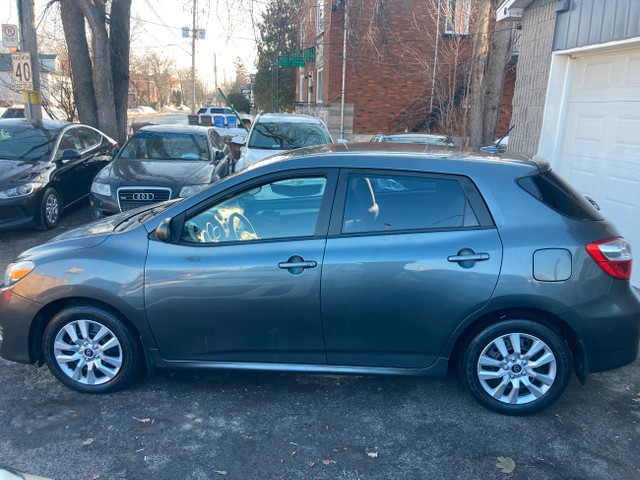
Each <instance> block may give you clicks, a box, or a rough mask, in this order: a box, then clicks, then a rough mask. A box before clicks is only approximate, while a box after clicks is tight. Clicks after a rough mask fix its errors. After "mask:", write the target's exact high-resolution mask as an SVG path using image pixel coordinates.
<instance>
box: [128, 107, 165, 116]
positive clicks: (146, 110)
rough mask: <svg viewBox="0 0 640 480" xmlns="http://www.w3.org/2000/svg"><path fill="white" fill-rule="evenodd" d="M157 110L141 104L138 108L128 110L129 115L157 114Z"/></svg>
mask: <svg viewBox="0 0 640 480" xmlns="http://www.w3.org/2000/svg"><path fill="white" fill-rule="evenodd" d="M156 113H158V112H156V111H155V110H154V109H153V108H151V107H145V106H140V107H136V108H130V109H128V110H127V115H155V114H156Z"/></svg>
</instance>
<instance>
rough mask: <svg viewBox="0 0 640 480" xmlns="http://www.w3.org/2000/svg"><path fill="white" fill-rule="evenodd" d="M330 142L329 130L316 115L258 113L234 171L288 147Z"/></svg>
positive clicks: (290, 148)
mask: <svg viewBox="0 0 640 480" xmlns="http://www.w3.org/2000/svg"><path fill="white" fill-rule="evenodd" d="M331 142H333V140H332V139H331V134H330V133H329V130H327V127H326V126H325V124H324V123H323V122H322V120H320V119H319V118H317V117H313V116H311V115H298V114H290V113H265V114H261V115H258V116H257V117H256V119H255V121H254V122H253V125H252V126H251V130H250V131H249V135H248V136H247V142H246V144H245V145H244V146H243V147H242V150H241V153H240V159H239V160H238V162H237V163H236V172H239V171H240V170H242V169H244V168H247V167H248V166H250V165H253V164H255V163H258V162H260V161H262V160H264V159H265V158H268V157H271V156H273V155H277V154H279V153H283V152H286V151H288V150H293V149H296V148H301V147H310V146H313V145H322V144H326V143H331Z"/></svg>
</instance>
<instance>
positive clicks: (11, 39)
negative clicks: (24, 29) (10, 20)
mask: <svg viewBox="0 0 640 480" xmlns="http://www.w3.org/2000/svg"><path fill="white" fill-rule="evenodd" d="M2 45H3V46H5V47H7V48H9V47H17V46H18V26H17V25H8V24H3V25H2Z"/></svg>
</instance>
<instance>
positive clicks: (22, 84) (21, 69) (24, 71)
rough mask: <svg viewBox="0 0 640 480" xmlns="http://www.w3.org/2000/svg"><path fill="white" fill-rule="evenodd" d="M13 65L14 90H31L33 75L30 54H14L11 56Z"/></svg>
mask: <svg viewBox="0 0 640 480" xmlns="http://www.w3.org/2000/svg"><path fill="white" fill-rule="evenodd" d="M11 61H12V63H13V80H14V82H15V89H16V90H18V91H20V90H33V75H32V72H31V54H30V53H29V52H14V53H12V54H11Z"/></svg>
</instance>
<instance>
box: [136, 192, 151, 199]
mask: <svg viewBox="0 0 640 480" xmlns="http://www.w3.org/2000/svg"><path fill="white" fill-rule="evenodd" d="M131 198H132V199H133V200H153V193H134V194H133V195H131Z"/></svg>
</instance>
